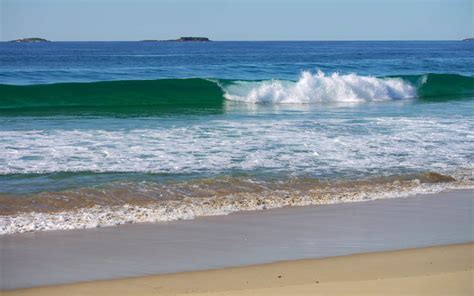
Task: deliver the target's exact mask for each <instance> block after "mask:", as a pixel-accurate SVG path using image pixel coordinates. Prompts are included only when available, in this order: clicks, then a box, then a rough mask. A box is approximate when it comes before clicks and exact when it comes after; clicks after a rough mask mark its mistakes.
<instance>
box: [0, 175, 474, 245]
mask: <svg viewBox="0 0 474 296" xmlns="http://www.w3.org/2000/svg"><path fill="white" fill-rule="evenodd" d="M457 173H458V174H461V175H460V177H461V178H460V179H455V178H453V177H452V176H450V175H442V174H439V173H435V172H426V173H422V174H418V175H406V176H389V177H378V178H372V179H367V180H355V181H339V182H337V181H334V182H327V181H326V182H321V181H319V180H311V182H308V180H306V179H303V180H299V181H298V180H291V181H288V182H286V183H277V184H266V183H264V184H258V183H255V182H251V181H248V180H246V179H238V178H236V179H232V178H229V179H222V180H217V181H216V180H212V181H210V180H206V179H204V180H198V181H195V182H190V183H189V184H187V183H186V182H184V183H183V184H178V185H177V186H176V187H177V189H176V188H170V187H168V186H165V185H153V186H152V185H150V186H148V187H147V188H146V190H148V191H150V192H151V193H152V195H156V196H160V197H161V200H160V199H158V200H154V199H152V198H150V197H149V196H146V194H145V195H144V194H143V188H142V187H141V186H139V187H138V188H135V187H134V186H136V185H134V186H132V185H129V187H127V188H126V189H123V188H113V187H112V188H108V189H103V188H101V189H96V190H93V189H82V191H81V190H77V191H71V192H68V191H64V192H57V193H48V194H43V195H39V196H32V197H14V198H12V197H8V196H3V197H2V196H0V203H3V204H4V207H3V209H1V208H0V214H2V213H1V212H2V210H3V211H6V210H7V209H10V210H11V211H13V213H10V214H6V215H5V214H3V215H0V236H2V235H11V234H16V233H25V232H38V231H58V230H73V229H91V228H98V227H111V226H118V225H124V224H140V223H150V222H152V223H156V222H169V221H176V220H194V219H196V218H199V217H208V216H225V215H228V214H232V213H239V212H247V211H261V210H268V209H275V208H284V207H288V206H296V207H299V206H308V205H327V204H341V203H352V202H366V201H371V200H381V199H393V198H410V197H412V196H415V195H425V194H437V193H442V192H446V191H449V190H471V189H472V188H473V184H472V181H470V180H466V178H465V176H464V175H462V174H463V172H462V171H460V172H457ZM213 182H214V183H215V184H213ZM298 182H299V183H298ZM272 186H274V188H272ZM227 187H231V188H232V189H229V188H227ZM225 188H227V189H225ZM183 190H184V191H187V192H188V194H189V195H188V196H184V197H182V194H183V193H182V191H183ZM175 191H176V192H175ZM163 192H167V194H168V195H169V196H168V195H163ZM203 192H204V194H203ZM162 195H163V196H162ZM107 196H111V197H113V198H112V199H111V198H107ZM177 196H180V198H177ZM48 208H50V209H54V210H55V211H51V212H48V211H45V209H48ZM14 209H16V210H17V211H18V212H16V213H15V211H14ZM28 209H30V211H27V210H28ZM35 209H36V210H38V209H39V210H40V211H35ZM43 211H44V212H43ZM7 212H8V211H7Z"/></svg>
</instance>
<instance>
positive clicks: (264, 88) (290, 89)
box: [224, 71, 416, 104]
mask: <svg viewBox="0 0 474 296" xmlns="http://www.w3.org/2000/svg"><path fill="white" fill-rule="evenodd" d="M224 91H225V97H226V98H227V99H228V100H232V101H242V102H248V103H279V104H309V103H321V102H350V103H352V102H365V101H387V100H396V99H408V98H414V97H416V88H415V87H414V86H413V85H411V84H410V83H409V82H407V81H404V80H403V79H401V78H376V77H372V76H361V75H357V74H348V75H340V74H338V73H333V74H331V75H326V74H325V73H323V72H322V71H318V72H317V73H315V74H312V73H310V72H308V71H305V72H303V73H302V74H301V76H300V78H299V80H298V81H296V82H290V81H282V80H272V81H262V82H249V81H240V82H236V83H234V84H232V85H229V86H225V87H224Z"/></svg>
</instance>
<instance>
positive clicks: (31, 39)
mask: <svg viewBox="0 0 474 296" xmlns="http://www.w3.org/2000/svg"><path fill="white" fill-rule="evenodd" d="M10 42H21V43H35V42H50V41H49V40H46V39H43V38H38V37H33V38H21V39H16V40H12V41H10Z"/></svg>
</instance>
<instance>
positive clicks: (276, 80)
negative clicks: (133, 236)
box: [0, 41, 474, 234]
mask: <svg viewBox="0 0 474 296" xmlns="http://www.w3.org/2000/svg"><path fill="white" fill-rule="evenodd" d="M473 98H474V43H472V42H467V41H466V42H463V41H431V42H425V41H404V42H399V41H384V42H375V41H371V42H362V41H361V42H355V41H354V42H342V41H341V42H323V41H320V42H296V41H295V42H51V43H7V42H1V43H0V234H11V233H19V232H27V231H40V230H56V229H76V228H91V227H101V226H112V225H118V224H124V223H136V222H156V221H170V220H177V219H193V218H195V217H198V216H207V215H223V214H228V213H232V212H236V211H244V210H263V209H268V208H276V207H283V206H299V205H314V204H316V205H317V204H328V203H341V202H354V201H364V200H372V199H378V198H396V197H407V196H411V195H413V194H417V193H430V192H439V191H442V190H446V189H452V188H473V187H474V186H473V185H474V178H473V177H472V172H473V159H474V117H473V114H474V104H473V102H474V101H473Z"/></svg>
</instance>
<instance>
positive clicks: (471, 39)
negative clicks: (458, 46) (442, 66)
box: [463, 38, 474, 41]
mask: <svg viewBox="0 0 474 296" xmlns="http://www.w3.org/2000/svg"><path fill="white" fill-rule="evenodd" d="M463 41H474V38H466V39H463Z"/></svg>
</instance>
